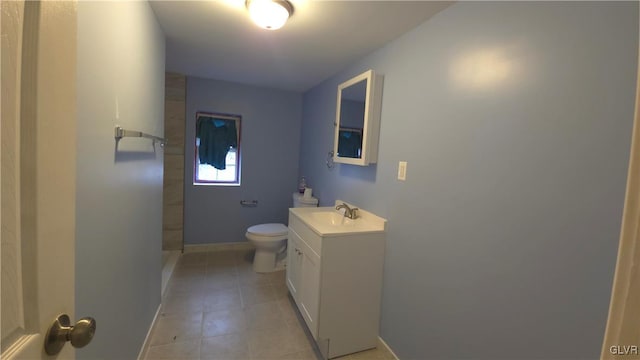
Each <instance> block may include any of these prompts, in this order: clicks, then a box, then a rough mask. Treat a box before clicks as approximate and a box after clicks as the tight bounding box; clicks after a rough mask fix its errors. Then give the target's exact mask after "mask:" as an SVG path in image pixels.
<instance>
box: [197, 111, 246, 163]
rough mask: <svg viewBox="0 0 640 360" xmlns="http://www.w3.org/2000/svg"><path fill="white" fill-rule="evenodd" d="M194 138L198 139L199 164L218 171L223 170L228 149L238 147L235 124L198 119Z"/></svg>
mask: <svg viewBox="0 0 640 360" xmlns="http://www.w3.org/2000/svg"><path fill="white" fill-rule="evenodd" d="M196 137H198V138H199V139H200V146H199V148H198V155H199V159H200V164H209V165H211V166H213V167H214V168H216V169H218V170H224V169H225V168H226V161H225V160H226V158H227V153H228V152H229V149H230V148H237V147H238V133H237V131H236V122H235V121H234V120H221V119H215V118H210V117H200V118H198V123H197V128H196Z"/></svg>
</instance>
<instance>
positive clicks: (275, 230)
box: [245, 224, 289, 272]
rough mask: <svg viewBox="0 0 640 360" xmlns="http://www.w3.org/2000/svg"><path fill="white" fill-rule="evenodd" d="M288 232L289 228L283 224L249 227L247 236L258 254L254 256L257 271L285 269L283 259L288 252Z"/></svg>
mask: <svg viewBox="0 0 640 360" xmlns="http://www.w3.org/2000/svg"><path fill="white" fill-rule="evenodd" d="M288 234H289V229H287V227H286V226H284V225H283V224H260V225H254V226H251V227H250V228H248V229H247V233H246V234H245V236H246V237H247V239H249V241H251V243H252V244H253V245H254V246H255V247H256V254H255V256H254V257H253V270H254V271H255V272H272V271H277V270H282V269H284V262H283V261H281V260H282V259H284V254H286V250H287V236H288ZM278 257H280V259H278ZM278 260H280V261H278ZM278 265H280V266H278Z"/></svg>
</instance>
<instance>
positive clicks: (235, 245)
mask: <svg viewBox="0 0 640 360" xmlns="http://www.w3.org/2000/svg"><path fill="white" fill-rule="evenodd" d="M253 249H255V247H254V246H253V245H252V244H251V243H250V242H248V241H243V242H232V243H211V244H192V245H185V246H184V252H185V253H192V252H204V251H230V250H253Z"/></svg>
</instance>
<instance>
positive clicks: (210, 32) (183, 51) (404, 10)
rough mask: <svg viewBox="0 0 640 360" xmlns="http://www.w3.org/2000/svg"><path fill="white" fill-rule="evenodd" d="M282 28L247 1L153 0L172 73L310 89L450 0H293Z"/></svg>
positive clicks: (447, 4) (416, 23) (294, 88)
mask: <svg viewBox="0 0 640 360" xmlns="http://www.w3.org/2000/svg"><path fill="white" fill-rule="evenodd" d="M290 2H291V3H292V4H293V7H294V12H293V16H292V17H291V18H290V19H289V21H288V22H287V24H286V25H285V26H284V27H283V28H281V29H279V30H275V31H269V30H264V29H261V28H259V27H257V26H256V25H254V24H253V23H252V22H251V20H250V19H249V16H248V13H247V11H246V8H245V6H244V0H217V1H212V0H211V1H151V2H150V3H151V7H152V8H153V10H154V12H155V14H156V16H157V18H158V21H159V23H160V26H161V27H162V29H163V30H164V32H165V35H166V38H167V62H166V67H167V71H172V72H178V73H182V74H186V75H190V76H197V77H204V78H210V79H219V80H227V81H233V82H239V83H245V84H251V85H257V86H264V87H270V88H277V89H285V90H293V91H305V90H308V89H310V88H312V87H313V86H315V85H317V84H319V83H320V82H322V81H323V80H325V79H327V78H328V77H330V76H332V75H334V74H336V73H337V72H339V71H340V70H342V69H343V68H344V67H346V66H347V65H349V64H350V63H352V62H354V61H356V60H358V59H359V58H361V57H362V56H364V55H367V54H369V53H370V52H372V51H373V50H375V49H377V48H379V47H381V46H382V45H384V44H385V43H387V42H389V41H391V40H393V39H395V38H397V37H399V36H400V35H402V34H404V33H405V32H407V31H409V30H411V29H413V28H414V27H416V26H417V25H419V24H420V23H422V22H423V21H425V20H426V19H428V18H430V17H431V16H433V15H434V14H436V13H438V12H439V11H441V10H442V9H444V8H446V7H447V6H449V5H450V4H451V2H433V1H317V0H290Z"/></svg>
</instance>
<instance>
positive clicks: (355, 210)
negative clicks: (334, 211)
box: [351, 208, 360, 220]
mask: <svg viewBox="0 0 640 360" xmlns="http://www.w3.org/2000/svg"><path fill="white" fill-rule="evenodd" d="M358 210H360V209H358V208H353V209H351V219H352V220H353V219H357V218H358Z"/></svg>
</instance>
